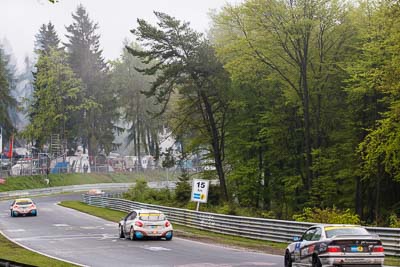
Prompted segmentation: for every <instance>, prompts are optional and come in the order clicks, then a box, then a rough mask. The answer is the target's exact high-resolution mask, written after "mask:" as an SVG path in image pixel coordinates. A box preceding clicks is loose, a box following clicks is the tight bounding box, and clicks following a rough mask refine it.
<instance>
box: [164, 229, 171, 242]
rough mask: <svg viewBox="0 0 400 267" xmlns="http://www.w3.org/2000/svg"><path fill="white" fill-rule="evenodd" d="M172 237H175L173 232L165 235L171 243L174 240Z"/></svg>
mask: <svg viewBox="0 0 400 267" xmlns="http://www.w3.org/2000/svg"><path fill="white" fill-rule="evenodd" d="M172 236H173V234H172V231H171V232H168V233H167V234H166V235H165V240H167V241H171V240H172Z"/></svg>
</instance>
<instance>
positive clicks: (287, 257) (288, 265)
mask: <svg viewBox="0 0 400 267" xmlns="http://www.w3.org/2000/svg"><path fill="white" fill-rule="evenodd" d="M285 267H292V257H291V256H290V253H289V251H286V253H285Z"/></svg>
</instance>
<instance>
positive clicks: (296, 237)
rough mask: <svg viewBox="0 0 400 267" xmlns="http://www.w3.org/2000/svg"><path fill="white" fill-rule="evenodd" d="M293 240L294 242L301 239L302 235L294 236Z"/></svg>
mask: <svg viewBox="0 0 400 267" xmlns="http://www.w3.org/2000/svg"><path fill="white" fill-rule="evenodd" d="M293 241H294V242H298V241H301V237H300V236H294V237H293Z"/></svg>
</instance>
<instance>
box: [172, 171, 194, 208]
mask: <svg viewBox="0 0 400 267" xmlns="http://www.w3.org/2000/svg"><path fill="white" fill-rule="evenodd" d="M189 178H190V177H189V175H188V173H187V172H183V173H182V174H181V176H179V177H178V180H179V181H178V182H177V183H176V188H175V201H176V203H178V204H182V205H184V204H186V203H187V202H189V200H190V195H191V193H192V187H191V185H190V183H189Z"/></svg>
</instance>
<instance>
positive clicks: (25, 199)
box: [15, 198, 32, 202]
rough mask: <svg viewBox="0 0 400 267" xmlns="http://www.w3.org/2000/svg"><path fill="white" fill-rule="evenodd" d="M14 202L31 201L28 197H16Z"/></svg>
mask: <svg viewBox="0 0 400 267" xmlns="http://www.w3.org/2000/svg"><path fill="white" fill-rule="evenodd" d="M15 202H32V199H30V198H17V199H16V200H15Z"/></svg>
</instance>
